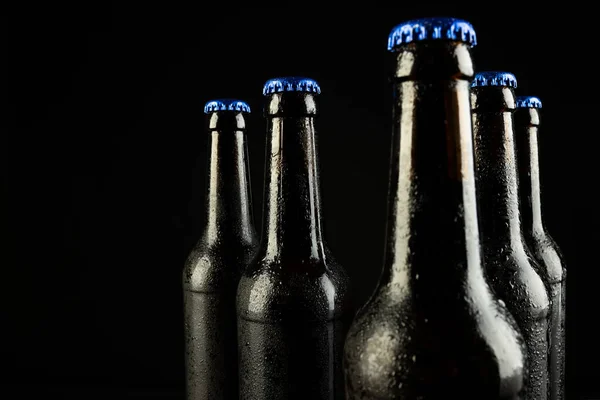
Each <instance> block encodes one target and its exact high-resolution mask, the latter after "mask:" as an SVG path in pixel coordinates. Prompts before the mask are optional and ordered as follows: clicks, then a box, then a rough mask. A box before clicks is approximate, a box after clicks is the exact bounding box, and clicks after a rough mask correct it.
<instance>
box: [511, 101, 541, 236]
mask: <svg viewBox="0 0 600 400" xmlns="http://www.w3.org/2000/svg"><path fill="white" fill-rule="evenodd" d="M532 121H533V122H539V116H538V111H537V110H535V109H523V110H518V111H517V112H516V114H515V137H516V145H517V160H518V165H519V189H520V199H521V202H520V204H521V215H522V220H523V228H524V230H525V231H526V232H529V233H530V234H533V235H544V233H545V229H544V222H543V220H542V203H541V185H540V165H539V152H538V148H539V147H538V126H537V124H532V123H531V122H532Z"/></svg>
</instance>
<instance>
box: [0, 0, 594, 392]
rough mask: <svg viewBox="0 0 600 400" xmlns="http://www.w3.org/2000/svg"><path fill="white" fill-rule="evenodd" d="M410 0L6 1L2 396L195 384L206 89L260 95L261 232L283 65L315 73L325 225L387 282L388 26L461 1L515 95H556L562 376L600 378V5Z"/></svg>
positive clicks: (578, 387)
mask: <svg viewBox="0 0 600 400" xmlns="http://www.w3.org/2000/svg"><path fill="white" fill-rule="evenodd" d="M323 3H324V2H323ZM399 3H400V4H398V5H397V6H395V7H387V8H380V9H375V8H373V7H369V6H368V5H366V4H362V3H360V4H359V6H354V7H350V6H349V5H348V6H346V7H345V8H343V9H333V8H332V9H330V7H329V6H327V5H325V4H323V6H322V7H321V8H311V7H309V6H308V5H305V6H303V7H300V5H298V6H296V7H290V8H266V7H263V8H251V7H246V8H240V7H237V6H235V5H234V4H233V3H231V4H225V3H223V5H222V6H220V7H219V8H214V7H212V6H205V7H204V8H203V7H200V4H195V5H192V3H188V4H177V3H174V2H164V3H162V4H160V5H152V4H150V3H139V4H137V5H132V4H129V5H127V6H125V5H124V4H125V3H123V4H119V3H113V4H110V3H104V4H93V3H90V2H79V3H65V2H48V3H23V4H22V9H21V10H20V11H19V12H18V13H14V14H12V15H11V16H9V24H10V25H9V26H10V28H9V38H10V40H9V47H10V57H9V58H8V59H7V61H8V65H9V73H8V81H9V87H10V91H9V93H8V106H9V110H10V111H11V116H12V117H13V120H12V121H11V126H12V125H13V124H14V128H13V129H9V130H8V131H6V132H8V135H7V136H6V140H5V143H6V145H3V146H2V148H3V150H4V152H5V153H4V155H3V158H4V159H5V160H7V165H6V169H5V170H6V171H7V174H6V176H5V179H4V180H3V185H4V195H3V197H5V198H6V199H7V200H8V205H7V207H6V208H5V210H6V211H7V214H6V218H5V221H6V223H7V224H8V229H7V233H8V235H7V239H6V240H5V241H4V243H3V246H6V248H7V249H8V251H3V252H2V253H3V255H5V256H6V255H8V259H7V261H5V262H3V265H2V275H3V276H4V277H3V278H2V288H3V289H2V296H3V297H4V296H5V299H3V300H2V306H1V307H2V309H3V310H6V311H7V312H6V313H5V312H4V311H3V312H2V314H3V316H2V320H3V322H2V327H1V330H2V331H3V334H8V338H7V339H6V340H2V342H1V343H2V344H1V346H2V353H3V355H2V356H1V358H2V360H3V361H4V362H5V363H6V365H5V366H6V367H8V369H7V370H8V375H7V374H4V378H6V379H7V382H8V383H10V384H15V385H17V386H18V387H20V388H21V389H23V388H25V391H24V392H22V393H23V394H22V395H20V396H15V397H8V398H11V399H12V398H15V399H17V398H26V397H28V396H27V395H28V394H32V393H34V392H40V393H48V394H60V396H62V397H59V398H78V399H93V398H96V396H98V398H121V397H123V398H156V397H155V396H157V395H158V394H161V393H162V394H164V395H165V396H166V398H182V397H181V396H182V388H183V382H184V370H183V332H182V330H183V324H182V319H181V318H182V315H181V314H182V313H181V308H182V307H181V305H182V303H181V301H182V296H181V292H180V291H181V272H182V265H183V261H184V259H185V257H186V255H187V253H188V252H189V250H190V249H191V247H192V246H193V245H194V243H195V241H196V240H197V239H198V236H199V234H200V231H201V229H202V224H203V220H202V219H203V217H202V216H203V199H204V187H205V186H204V185H205V182H204V179H205V178H204V174H205V167H206V163H205V155H206V136H205V135H204V128H205V120H204V114H203V111H202V109H203V105H204V103H205V102H206V101H208V100H211V99H213V98H219V97H237V98H241V99H244V100H246V101H247V102H248V103H249V104H250V105H251V107H252V108H253V114H252V115H251V116H250V122H249V125H250V128H251V132H250V133H249V151H250V160H251V174H252V184H253V187H252V191H253V197H254V205H255V217H256V218H255V219H256V224H257V227H258V230H259V231H260V225H261V218H260V216H261V215H262V206H261V200H262V195H263V193H262V182H263V174H264V145H265V143H264V132H265V125H264V120H263V119H262V116H261V108H262V105H263V98H262V95H261V89H262V85H263V83H264V82H265V81H266V80H267V79H269V78H272V77H275V76H286V75H302V76H308V77H311V78H314V79H316V80H317V81H318V82H319V83H320V85H321V88H322V95H321V117H320V119H319V121H318V126H317V127H318V131H319V145H320V148H319V152H320V163H321V185H322V187H321V191H322V198H323V216H324V219H325V222H324V229H325V235H326V237H327V239H328V242H329V245H330V247H331V249H332V251H333V252H334V253H335V254H336V258H338V259H339V261H341V262H342V264H343V265H344V266H345V267H346V269H347V270H348V272H349V273H350V275H351V278H352V279H353V281H354V282H355V286H357V288H356V293H355V294H356V299H357V301H358V302H359V303H361V304H362V302H364V301H365V300H366V297H367V296H368V295H369V294H370V293H371V291H372V290H373V288H374V285H375V284H376V281H377V278H378V275H379V272H380V269H381V264H382V251H383V243H384V223H385V218H386V208H385V206H386V196H387V179H388V163H389V161H388V160H389V144H390V111H391V89H390V87H389V85H388V80H387V76H388V72H389V70H390V64H389V61H390V59H389V54H388V53H387V52H386V42H387V35H388V33H389V31H390V29H391V28H392V27H393V26H394V25H396V24H398V23H400V22H402V21H403V20H406V19H410V18H417V17H425V16H434V15H449V16H455V17H460V18H465V19H467V20H469V21H470V22H471V23H472V24H473V26H474V27H475V29H476V31H477V34H478V42H479V44H478V46H477V47H476V48H475V49H474V50H473V54H474V59H475V63H476V68H477V70H479V71H483V70H507V71H511V72H513V73H514V74H515V75H516V76H517V79H518V83H519V87H518V89H517V94H524V95H536V96H538V97H540V98H541V99H542V101H543V103H544V109H543V121H542V123H543V128H542V129H543V133H542V135H541V139H540V140H541V150H540V152H541V168H542V176H541V179H542V185H543V193H542V195H543V203H544V212H545V217H546V223H547V226H548V230H549V232H550V233H551V234H552V235H553V236H554V238H555V239H556V241H557V242H558V243H559V245H560V246H561V248H562V250H563V253H564V254H565V256H566V260H567V264H568V267H569V275H568V326H567V328H568V342H567V346H568V380H567V385H568V395H569V397H570V399H579V398H590V397H592V396H593V394H594V392H597V382H598V380H600V371H599V370H600V368H599V367H598V363H599V362H600V351H599V349H598V345H597V342H598V331H597V329H596V327H595V324H596V323H597V321H596V320H597V316H598V306H599V305H600V302H599V301H598V289H597V288H598V278H599V273H598V269H599V268H598V261H597V256H596V255H597V254H598V252H597V248H596V246H598V243H597V236H598V235H597V229H598V228H597V227H598V224H599V223H600V221H599V220H598V211H597V210H598V209H597V208H596V201H597V195H596V194H595V191H596V189H597V183H598V179H597V172H598V168H597V160H596V157H597V154H598V152H597V148H596V146H597V143H598V139H597V138H598V132H597V131H596V130H597V123H593V121H594V119H595V118H596V115H597V113H598V110H597V102H598V101H597V100H596V99H595V97H594V96H596V95H597V94H598V84H597V80H598V74H597V72H596V67H597V63H596V62H595V61H593V59H594V57H595V52H596V50H595V47H594V46H595V44H594V43H595V42H594V41H595V35H597V33H596V29H597V27H596V21H595V20H594V15H593V13H592V12H591V10H590V11H589V12H586V11H585V9H580V8H576V7H568V6H566V7H565V6H561V7H560V8H557V9H543V8H540V7H533V6H532V5H531V4H528V3H525V2H523V4H514V3H513V4H512V5H498V4H497V3H496V4H495V5H494V4H490V6H489V7H488V8H489V10H488V9H481V8H468V7H463V8H462V9H459V8H456V7H455V6H445V7H437V6H434V5H432V4H425V3H422V4H421V5H419V6H417V5H415V4H412V5H411V4H410V3H408V2H399ZM408 6H410V7H408ZM516 6H526V7H529V8H531V9H519V8H514V7H516ZM207 7H208V8H207ZM3 225H5V224H4V223H3ZM595 256H596V257H595ZM3 258H4V257H3ZM4 259H6V258H4ZM588 260H592V261H588ZM356 282H359V283H360V284H356ZM5 317H6V318H7V319H5ZM232 345H233V344H232Z"/></svg>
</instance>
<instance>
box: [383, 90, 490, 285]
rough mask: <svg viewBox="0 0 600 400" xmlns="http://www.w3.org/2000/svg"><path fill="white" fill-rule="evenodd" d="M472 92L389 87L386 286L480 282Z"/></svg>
mask: <svg viewBox="0 0 600 400" xmlns="http://www.w3.org/2000/svg"><path fill="white" fill-rule="evenodd" d="M469 85H470V82H469V80H467V79H458V80H454V79H446V80H439V81H433V82H428V83H425V82H419V81H414V80H406V81H398V82H396V83H395V84H394V91H395V101H394V109H393V115H394V117H393V118H394V120H393V124H394V125H393V135H392V138H393V139H392V159H391V170H390V171H391V172H390V186H389V187H390V189H389V199H388V207H389V209H388V227H387V230H388V234H387V238H388V239H387V243H386V256H385V269H384V273H383V275H382V281H383V282H385V281H386V280H388V279H389V280H390V281H391V282H392V283H399V284H405V282H406V281H407V280H411V279H419V280H420V281H427V282H431V283H432V284H433V285H434V286H436V287H438V286H439V284H440V282H444V281H445V280H446V281H447V282H449V281H452V282H458V281H457V280H456V277H459V280H461V279H463V278H460V277H463V276H464V274H467V273H469V274H470V275H473V276H480V274H481V266H480V260H479V257H480V254H479V237H478V231H477V209H476V208H477V206H476V198H475V179H474V171H473V143H472V131H471V116H470V108H469ZM436 282H437V283H436Z"/></svg>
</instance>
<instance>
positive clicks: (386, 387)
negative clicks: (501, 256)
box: [344, 18, 525, 400]
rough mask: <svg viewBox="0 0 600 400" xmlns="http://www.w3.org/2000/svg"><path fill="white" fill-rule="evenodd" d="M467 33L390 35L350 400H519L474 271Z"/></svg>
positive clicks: (455, 26) (498, 329)
mask: <svg viewBox="0 0 600 400" xmlns="http://www.w3.org/2000/svg"><path fill="white" fill-rule="evenodd" d="M474 44H475V32H474V31H473V28H472V27H471V25H470V24H469V23H468V22H466V21H462V20H457V19H453V18H431V19H423V20H416V21H408V22H406V23H404V24H401V25H399V26H397V27H396V28H394V30H393V31H392V34H391V35H390V40H389V46H388V48H389V49H390V50H392V51H394V52H395V62H396V68H395V70H394V76H393V79H392V84H393V89H394V108H393V132H392V153H391V172H390V187H389V200H388V207H389V208H388V222H387V241H386V247H385V261H384V267H383V272H382V274H381V277H380V281H379V283H378V287H377V288H376V290H375V292H374V294H373V295H372V297H371V299H370V300H369V301H368V302H367V304H366V305H364V306H363V308H362V309H361V310H360V311H359V312H358V314H357V316H356V317H355V319H354V322H353V324H352V326H351V328H350V331H349V333H348V336H347V339H346V343H345V347H344V366H345V372H346V378H345V379H346V393H347V399H349V400H358V399H361V400H367V399H368V400H375V399H377V400H384V399H385V400H391V399H402V400H417V399H418V400H431V399H436V400H437V399H469V400H476V399H477V400H482V399H486V400H492V399H519V393H520V391H521V389H522V387H523V379H524V374H525V367H524V362H525V358H524V353H525V349H524V347H523V342H522V339H521V336H520V333H519V331H518V328H517V327H516V326H515V323H514V320H513V319H512V317H511V316H510V314H509V313H508V311H507V310H506V308H505V307H504V306H503V305H502V304H501V303H499V302H498V300H497V299H496V298H495V297H494V295H493V293H492V291H491V289H490V287H489V286H488V284H487V283H486V281H485V279H484V275H483V268H482V260H481V258H480V243H479V236H478V222H477V205H476V204H477V203H476V194H475V177H474V171H473V142H472V130H471V115H470V105H469V93H470V86H469V85H470V82H471V80H472V79H473V75H474V67H473V62H472V58H471V53H470V52H471V46H472V45H474Z"/></svg>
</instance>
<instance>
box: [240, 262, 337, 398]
mask: <svg viewBox="0 0 600 400" xmlns="http://www.w3.org/2000/svg"><path fill="white" fill-rule="evenodd" d="M290 267H298V269H299V270H296V271H295V273H294V274H288V273H285V272H284V273H281V271H282V270H284V269H287V268H290ZM302 268H307V269H309V270H310V271H311V272H303V271H302ZM248 272H249V274H252V276H244V277H243V278H242V280H241V281H240V292H239V293H240V296H241V297H242V298H245V299H248V300H247V301H245V302H243V303H242V304H241V307H243V308H244V309H245V312H244V313H243V314H242V315H240V316H239V317H238V325H239V337H238V343H239V346H240V385H241V397H240V398H241V399H244V400H259V399H319V400H320V399H323V400H325V399H327V400H334V399H335V400H338V399H343V398H344V397H343V375H342V365H341V356H342V348H343V343H344V336H345V333H346V331H347V325H348V324H347V320H346V319H345V318H344V316H343V315H340V314H339V312H335V311H332V310H335V309H336V308H337V309H338V310H339V308H340V305H339V304H336V303H338V302H339V300H337V299H336V297H339V296H340V292H343V291H345V290H346V283H345V281H346V279H347V278H346V276H345V273H344V272H343V271H342V270H341V268H340V267H339V265H337V263H335V261H334V260H333V259H330V260H328V263H327V265H316V264H313V265H310V264H305V265H303V266H302V265H300V266H290V264H287V263H286V264H285V265H277V264H273V263H271V262H261V263H258V264H256V265H255V266H253V268H252V269H251V270H249V271H248ZM266 277H268V278H266ZM257 291H260V292H262V293H260V295H262V296H261V299H260V300H258V294H256V292H257ZM253 297H254V298H253ZM239 309H240V305H239V304H238V310H239Z"/></svg>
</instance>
